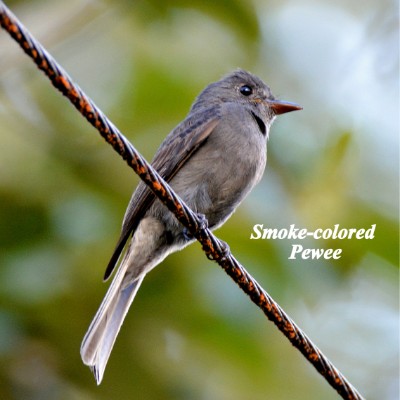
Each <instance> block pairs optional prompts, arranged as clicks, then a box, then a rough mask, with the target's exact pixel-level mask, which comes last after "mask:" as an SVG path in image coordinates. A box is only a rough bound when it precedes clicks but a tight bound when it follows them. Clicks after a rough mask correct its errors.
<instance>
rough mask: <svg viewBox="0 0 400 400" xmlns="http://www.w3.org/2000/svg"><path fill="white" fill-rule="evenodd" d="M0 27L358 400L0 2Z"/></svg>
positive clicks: (355, 398)
mask: <svg viewBox="0 0 400 400" xmlns="http://www.w3.org/2000/svg"><path fill="white" fill-rule="evenodd" d="M0 24H1V26H2V27H3V28H4V29H5V30H6V31H7V32H8V33H9V34H10V35H11V36H12V37H13V38H14V39H15V40H16V41H17V42H18V44H19V45H20V46H21V47H22V49H23V51H24V52H25V53H26V54H27V55H28V56H29V57H31V58H32V59H33V61H34V62H35V64H36V65H37V66H38V68H39V69H41V70H42V71H43V72H44V73H45V74H46V75H47V76H48V78H49V79H50V81H51V82H52V84H53V85H54V86H55V87H56V88H57V89H58V90H59V91H61V93H62V94H63V95H64V96H66V97H67V98H68V99H69V100H70V101H71V102H72V104H73V105H74V106H75V107H76V108H77V110H78V111H79V112H80V113H81V114H82V115H83V116H84V117H85V118H86V119H87V120H88V121H89V122H90V123H91V124H92V125H93V126H94V127H95V128H96V129H97V130H98V131H99V133H100V134H101V136H102V137H103V138H104V139H105V140H106V142H107V143H109V144H110V145H111V146H112V147H113V148H114V150H115V151H116V152H117V153H118V154H119V155H120V156H121V157H122V158H123V159H124V160H125V161H126V162H127V164H128V165H129V166H130V167H131V168H132V169H133V170H134V171H135V172H136V173H137V174H138V175H139V176H140V178H141V179H142V180H143V181H144V182H145V183H146V184H147V185H148V186H149V187H150V188H151V190H153V192H154V193H155V194H156V196H157V197H158V198H159V199H160V200H161V201H162V202H163V203H164V204H165V205H166V206H167V207H168V209H169V210H170V211H171V212H173V213H174V214H175V216H176V218H177V219H178V220H179V221H180V222H181V223H182V224H183V225H184V226H185V227H187V228H188V229H189V231H190V233H191V234H192V235H193V236H194V237H196V239H197V240H198V241H199V242H200V243H201V245H202V247H203V250H204V252H205V253H206V255H207V257H208V258H209V259H212V260H215V261H216V262H217V263H218V264H219V265H220V266H221V267H222V268H223V269H224V270H225V272H226V273H227V274H228V275H229V276H230V277H231V278H232V279H233V280H234V281H235V282H236V283H237V285H238V286H239V287H240V288H241V289H242V290H243V291H244V292H245V293H246V294H247V295H248V296H249V297H250V298H251V300H252V301H253V303H255V304H256V305H257V306H258V307H259V308H260V309H261V310H262V311H263V312H264V314H265V315H266V316H267V317H268V319H269V320H271V321H272V322H273V323H274V324H275V325H276V326H277V327H278V329H279V330H280V331H281V332H282V333H283V334H284V335H285V336H286V337H287V339H288V340H289V341H290V342H291V343H292V345H293V346H294V347H296V348H297V349H298V350H299V351H300V352H301V353H302V354H303V355H304V356H305V357H306V359H307V360H308V361H309V362H310V363H311V364H312V365H313V366H314V367H315V368H316V369H317V371H318V372H319V373H320V374H321V375H322V376H323V377H324V378H325V379H326V380H327V381H328V383H329V384H330V385H331V386H332V387H333V388H334V389H335V390H336V391H337V392H338V393H339V394H340V395H341V397H342V398H343V399H348V400H363V397H362V396H361V395H360V394H359V393H358V391H357V390H356V389H355V388H354V387H353V386H352V385H351V384H350V383H349V382H348V381H347V379H346V378H345V377H344V376H343V375H342V374H341V373H340V372H339V371H338V370H337V369H336V368H335V367H334V366H333V364H332V363H331V362H330V361H329V360H328V359H327V358H326V356H325V355H324V354H323V353H322V352H321V351H320V350H319V349H318V348H317V347H316V346H315V345H314V344H313V343H312V341H311V340H310V339H309V338H308V337H307V336H306V335H305V334H304V333H303V332H302V330H301V329H300V328H299V327H298V326H297V325H296V324H295V323H294V321H293V320H292V319H291V318H290V317H289V316H288V315H286V313H285V312H284V311H283V310H282V308H281V307H280V306H279V305H278V304H277V303H276V302H275V301H274V300H273V299H272V298H271V296H270V295H269V294H268V293H267V292H266V291H265V290H264V289H263V288H262V287H261V286H260V285H259V284H258V283H257V281H256V280H255V279H254V278H253V277H252V276H251V275H250V274H249V273H248V272H247V271H246V270H245V268H244V267H243V266H242V265H241V264H240V263H239V262H238V261H237V260H236V259H235V258H234V256H233V255H232V254H231V253H230V251H229V247H228V246H227V245H226V243H224V242H223V241H221V240H220V239H218V238H217V237H215V236H214V235H213V234H212V233H211V231H210V230H209V229H208V228H207V224H206V223H205V222H204V220H202V219H201V218H199V217H198V216H197V215H196V214H195V213H194V212H193V211H192V210H191V209H190V208H189V207H188V206H186V204H185V203H184V202H183V201H182V200H181V199H180V198H179V196H178V195H176V194H175V193H174V191H173V190H172V189H171V188H170V186H169V185H168V184H167V183H166V182H165V181H164V180H163V179H162V178H161V177H160V175H159V174H158V173H157V171H155V170H154V169H153V168H152V167H151V166H150V164H149V163H148V162H147V161H146V160H145V159H144V158H143V157H142V156H141V155H140V154H139V152H138V151H137V150H136V149H135V148H134V147H133V145H132V144H131V143H130V142H129V141H128V140H127V139H126V138H125V137H124V136H123V135H122V134H121V132H120V131H119V130H118V129H117V128H116V127H115V126H114V125H113V124H112V122H110V121H109V120H108V118H107V117H106V116H105V115H104V114H103V113H102V112H101V111H100V110H99V109H98V108H97V106H96V105H95V104H94V103H93V102H92V100H91V99H90V98H88V97H87V96H86V95H85V93H83V91H82V90H81V89H80V88H79V87H78V86H77V85H76V84H75V83H73V82H72V80H71V78H70V77H69V76H68V74H67V73H66V72H65V71H64V70H63V69H62V68H61V67H60V66H59V65H58V64H57V62H56V61H55V60H54V59H53V58H52V57H51V56H50V54H49V53H48V52H47V51H46V50H45V49H44V48H43V47H42V46H41V44H40V43H38V42H37V41H36V40H35V39H34V38H33V36H32V35H31V34H30V33H29V32H28V31H27V30H26V28H25V27H24V26H23V25H22V24H21V23H20V22H19V21H18V20H17V18H16V17H15V16H14V15H13V14H12V13H11V11H10V10H9V9H8V8H7V7H6V6H5V5H4V3H3V2H2V1H0Z"/></svg>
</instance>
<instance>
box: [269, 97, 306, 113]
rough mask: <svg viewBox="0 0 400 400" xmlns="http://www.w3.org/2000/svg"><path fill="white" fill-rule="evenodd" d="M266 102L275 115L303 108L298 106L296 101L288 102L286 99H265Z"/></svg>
mask: <svg viewBox="0 0 400 400" xmlns="http://www.w3.org/2000/svg"><path fill="white" fill-rule="evenodd" d="M267 104H268V106H269V107H270V108H272V110H273V111H274V113H275V114H276V115H280V114H284V113H287V112H290V111H297V110H302V109H303V107H301V106H299V105H298V104H296V103H290V102H288V101H281V100H269V101H267Z"/></svg>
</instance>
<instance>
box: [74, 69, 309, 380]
mask: <svg viewBox="0 0 400 400" xmlns="http://www.w3.org/2000/svg"><path fill="white" fill-rule="evenodd" d="M300 109H301V107H300V106H298V105H297V104H293V103H288V102H284V101H279V100H277V99H275V97H274V96H273V95H272V93H271V91H270V89H269V87H268V86H267V85H266V84H265V83H264V82H263V81H262V80H261V79H259V78H258V77H256V76H254V75H252V74H250V73H249V72H246V71H243V70H237V71H234V72H232V73H231V74H229V75H227V76H226V77H224V78H223V79H221V80H220V81H218V82H215V83H212V84H210V85H209V86H207V87H206V88H205V89H204V90H203V92H201V93H200V95H199V96H198V98H197V99H196V101H195V102H194V104H193V105H192V107H191V109H190V112H189V114H188V115H187V117H186V118H185V120H184V121H183V122H181V123H180V124H179V125H178V126H177V127H176V128H175V129H174V130H173V131H172V132H171V133H170V134H169V135H168V136H167V137H166V138H165V140H164V141H163V143H162V144H161V146H160V148H159V149H158V151H157V153H156V155H155V156H154V159H153V161H152V166H153V167H154V168H155V169H156V170H157V171H158V172H159V174H160V175H161V176H162V177H163V178H164V179H165V180H166V181H167V182H168V183H169V184H170V185H171V187H172V188H173V189H174V190H175V192H176V193H177V194H178V195H179V196H180V197H181V198H182V199H183V201H184V202H185V203H186V204H187V205H188V206H189V207H190V208H191V209H192V210H193V211H194V212H196V213H199V214H203V215H205V216H206V218H207V220H208V226H209V228H210V229H216V228H218V227H219V226H221V225H222V224H223V223H224V222H225V221H226V220H227V219H228V218H229V217H230V216H231V215H232V213H233V212H234V211H235V209H236V207H237V206H238V205H239V204H240V203H241V202H242V200H243V199H244V198H245V197H246V195H247V194H248V193H249V192H250V190H251V189H252V188H253V187H254V185H255V184H256V183H258V182H259V180H260V179H261V177H262V175H263V172H264V168H265V163H266V147H267V139H268V134H269V129H270V127H271V124H272V122H273V121H274V119H275V117H276V116H277V115H279V114H283V113H286V112H289V111H295V110H300ZM130 238H131V239H130ZM129 239H130V242H129V244H128V245H127V249H126V252H125V254H123V256H122V253H123V249H124V247H125V245H126V244H127V242H128V240H129ZM193 241H194V239H193V238H192V237H190V235H188V233H187V231H186V230H185V229H184V227H183V226H182V225H181V224H180V222H179V221H178V220H177V219H176V218H175V216H174V215H173V214H172V213H171V212H170V211H169V210H168V209H167V208H166V207H165V206H164V205H163V204H162V203H161V202H160V201H159V200H158V199H157V198H156V197H155V196H154V194H153V193H152V192H151V190H150V189H149V188H148V187H147V186H146V185H145V184H144V183H143V182H140V183H139V185H138V186H137V189H136V190H135V192H134V193H133V195H132V198H131V200H130V202H129V205H128V208H127V210H126V213H125V217H124V220H123V223H122V231H121V236H120V238H119V241H118V242H117V245H116V248H115V250H114V253H113V255H112V257H111V260H110V262H109V264H108V267H107V269H106V272H105V276H104V279H107V278H108V277H109V276H110V274H111V273H112V271H113V269H114V268H115V266H116V265H117V264H118V261H119V259H120V258H122V260H121V261H120V263H119V268H118V271H117V273H116V275H115V277H114V280H113V281H112V283H111V285H110V288H109V289H108V291H107V294H106V296H105V298H104V300H103V302H102V304H101V306H100V308H99V310H98V311H97V314H96V315H95V317H94V319H93V321H92V323H91V325H90V327H89V329H88V331H87V333H86V335H85V337H84V339H83V342H82V346H81V356H82V360H83V362H84V363H85V364H87V365H89V366H90V368H91V369H92V371H93V373H94V376H95V378H96V381H97V384H100V382H101V380H102V379H103V374H104V370H105V367H106V364H107V361H108V358H109V356H110V353H111V350H112V347H113V345H114V342H115V339H116V337H117V335H118V332H119V330H120V328H121V325H122V323H123V321H124V318H125V316H126V314H127V312H128V309H129V307H130V305H131V303H132V301H133V299H134V297H135V295H136V293H137V291H138V289H139V287H140V285H141V283H142V281H143V279H144V277H145V276H146V274H147V273H148V272H149V271H150V270H151V269H153V268H154V267H155V266H156V265H158V264H159V263H160V262H162V261H163V260H164V259H165V258H166V257H167V256H168V255H169V254H170V253H172V252H175V251H177V250H181V249H183V248H184V247H185V246H187V245H188V244H190V243H192V242H193Z"/></svg>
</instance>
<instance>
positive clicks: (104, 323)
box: [81, 265, 145, 385]
mask: <svg viewBox="0 0 400 400" xmlns="http://www.w3.org/2000/svg"><path fill="white" fill-rule="evenodd" d="M121 267H123V266H122V265H121V266H120V268H119V270H118V272H117V274H116V275H115V277H114V280H113V281H112V283H111V285H110V287H109V289H108V291H107V294H106V296H105V298H104V300H103V302H102V303H101V305H100V308H99V310H98V311H97V313H96V315H95V317H94V319H93V321H92V323H91V324H90V326H89V329H88V331H87V333H86V335H85V337H84V338H83V341H82V345H81V357H82V361H83V362H84V363H85V364H86V365H88V366H89V367H90V369H91V370H92V372H93V374H94V376H95V379H96V382H97V384H98V385H99V384H100V383H101V381H102V379H103V375H104V370H105V368H106V365H107V361H108V358H109V357H110V353H111V350H112V348H113V346H114V342H115V339H116V338H117V335H118V332H119V330H120V328H121V326H122V323H123V322H124V319H125V316H126V314H127V312H128V310H129V307H130V305H131V304H132V301H133V299H134V298H135V295H136V293H137V291H138V289H139V287H140V284H141V283H142V281H143V278H144V276H145V275H144V274H143V275H141V276H139V277H138V278H137V279H136V280H135V281H133V282H131V283H129V284H128V285H127V286H126V287H124V286H125V285H124V283H125V282H124V279H123V278H124V276H125V272H126V271H125V268H121Z"/></svg>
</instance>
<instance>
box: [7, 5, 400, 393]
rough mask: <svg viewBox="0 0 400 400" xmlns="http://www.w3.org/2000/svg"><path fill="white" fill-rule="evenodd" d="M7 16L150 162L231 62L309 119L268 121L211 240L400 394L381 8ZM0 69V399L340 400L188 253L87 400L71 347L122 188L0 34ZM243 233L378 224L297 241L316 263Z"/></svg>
mask: <svg viewBox="0 0 400 400" xmlns="http://www.w3.org/2000/svg"><path fill="white" fill-rule="evenodd" d="M7 4H8V5H9V7H11V8H12V9H13V11H14V12H15V13H16V14H17V15H18V16H19V18H20V19H21V20H22V21H23V22H24V24H25V25H26V26H27V27H28V29H29V30H30V31H31V32H32V33H33V34H34V35H35V36H36V37H37V38H38V39H39V41H41V42H42V43H43V44H44V45H45V46H46V47H47V48H48V50H49V51H50V52H51V53H52V54H53V55H54V56H55V57H56V59H57V60H58V61H59V62H60V64H61V65H62V66H63V67H64V68H65V69H66V70H67V71H68V72H69V73H70V74H71V75H72V77H73V78H74V79H75V80H76V82H77V83H78V84H79V85H80V86H81V87H82V88H83V89H84V90H85V91H86V92H87V93H88V95H89V96H90V97H91V98H93V100H94V101H95V102H96V103H97V104H98V105H99V106H100V107H101V108H102V109H103V111H105V112H106V114H107V115H108V116H109V117H110V118H111V120H112V121H113V122H114V123H115V124H116V125H117V126H118V127H119V128H120V129H121V130H122V132H124V134H125V135H126V136H127V137H128V138H129V139H130V140H131V141H132V142H133V144H134V145H135V147H136V148H137V149H138V150H139V151H140V152H141V153H142V154H144V155H145V156H146V157H147V158H148V159H151V158H152V155H153V154H154V152H155V150H156V149H157V147H158V145H159V143H160V142H161V141H162V139H163V138H164V137H165V135H166V134H167V133H168V132H169V131H170V130H171V129H172V128H173V127H174V126H175V125H176V124H177V123H178V122H179V121H180V120H182V119H183V118H184V116H185V115H186V113H187V112H188V110H189V107H190V104H191V102H192V101H193V99H194V98H195V96H196V95H197V94H198V93H199V92H200V90H201V89H202V88H204V87H205V86H206V85H207V84H208V83H210V82H211V81H215V80H217V79H219V78H220V77H221V76H222V75H223V74H226V73H227V72H229V71H231V70H232V69H235V68H237V67H242V68H245V69H249V70H251V71H252V72H254V73H256V74H258V75H260V76H261V77H262V78H263V79H264V80H265V81H266V82H267V83H268V84H270V85H271V88H272V91H273V92H274V93H275V94H276V95H278V96H279V97H281V98H284V99H286V100H289V101H295V102H298V103H300V104H302V105H303V106H304V110H303V111H302V112H301V113H300V112H299V113H293V114H289V115H285V116H283V117H281V118H280V119H278V121H277V122H276V123H275V124H274V126H273V128H272V134H271V138H270V141H269V148H268V166H267V170H266V173H265V176H264V179H263V181H262V182H261V183H260V184H259V185H258V186H257V188H256V189H255V190H254V191H253V193H252V194H251V196H249V198H248V199H246V201H245V203H244V204H243V205H242V206H241V208H240V209H239V211H238V212H237V213H236V214H235V215H234V216H233V217H232V218H231V219H230V220H229V221H228V222H227V223H226V224H225V225H224V227H222V228H221V229H220V230H219V231H218V232H217V236H219V237H221V238H222V239H223V240H225V241H227V242H228V243H229V245H230V248H231V250H232V252H233V253H234V255H235V256H236V257H237V258H238V259H239V260H240V261H241V262H242V263H243V264H244V265H245V266H246V267H247V268H248V270H249V271H250V273H251V274H252V275H254V276H255V277H256V279H257V280H258V281H259V282H260V283H261V284H262V286H263V287H264V288H265V289H266V290H267V291H268V292H269V293H270V294H271V295H272V296H273V297H274V298H275V299H276V300H277V301H278V302H279V303H280V304H281V305H282V306H283V307H284V309H285V310H287V312H288V313H289V314H290V315H291V316H292V317H293V318H294V319H295V320H296V322H297V323H298V324H299V325H300V326H301V327H302V328H303V329H304V330H305V332H306V333H307V334H308V335H309V336H310V337H311V339H312V340H314V341H315V343H316V344H317V345H318V346H320V348H321V349H322V351H323V352H324V353H325V354H326V355H327V356H328V357H329V358H330V359H331V360H332V361H333V362H334V364H335V365H336V366H337V367H338V368H339V369H340V370H341V371H342V372H343V373H344V374H345V375H346V376H347V377H348V378H349V380H350V381H351V382H352V383H353V384H354V385H355V386H356V387H357V388H358V389H359V390H360V391H361V393H363V394H364V395H365V396H366V397H367V398H369V399H383V398H385V399H396V398H398V372H399V371H398V365H397V360H398V340H397V339H398V259H399V249H398V240H399V234H398V120H397V118H396V115H397V112H398V110H397V107H398V81H397V80H398V77H397V70H398V57H397V50H398V35H397V16H398V12H396V10H395V8H396V7H397V6H396V5H394V3H393V2H391V1H389V0H387V1H383V2H380V3H379V4H376V2H373V1H372V0H368V1H366V2H362V3H356V2H352V3H335V2H333V1H329V0H324V1H322V2H319V3H318V4H317V3H313V2H309V1H307V0H304V1H297V2H293V1H285V2H280V3H276V2H272V1H263V0H253V1H245V0H234V1H224V0H221V1H209V0H207V1H191V2H189V1H183V0H174V1H173V0H170V1H164V2H159V1H156V0H141V1H135V2H130V1H122V0H121V1H107V0H73V1H70V2H64V1H48V0H35V1H26V0H20V1H8V2H7ZM338 27H340V29H338ZM0 54H1V57H0V121H1V124H0V135H1V136H0V137H1V146H0V398H2V399H3V398H4V399H18V400H19V399H76V400H87V399H110V398H118V399H132V398H138V399H185V400H186V399H194V400H195V399H228V398H229V399H248V398H251V399H265V398H270V399H293V398H295V399H299V400H301V399H321V398H323V399H336V398H337V395H336V393H335V392H334V391H333V390H332V389H331V388H330V387H329V386H328V384H327V383H326V382H325V381H324V380H323V379H321V377H319V376H318V374H317V373H316V371H314V370H313V368H312V367H311V366H310V365H309V364H308V362H306V361H305V359H304V358H303V357H302V356H301V355H300V354H298V352H297V351H296V350H294V349H293V348H292V347H291V346H290V345H289V343H288V342H287V340H286V339H285V338H283V336H282V335H281V334H280V333H279V332H278V331H277V329H276V328H275V327H274V326H273V325H272V324H270V323H269V322H268V321H267V320H266V319H265V317H264V316H263V315H262V314H261V313H260V312H259V310H257V309H256V307H254V306H253V304H252V303H251V302H250V301H249V299H248V298H246V296H244V295H243V294H242V293H241V292H240V291H239V290H238V288H237V287H236V286H235V285H234V284H233V283H232V282H231V281H230V279H229V278H228V277H227V276H225V275H224V273H222V272H221V271H220V270H219V269H218V268H217V267H216V265H215V264H213V263H211V262H209V261H208V260H207V259H206V258H205V257H204V255H203V254H202V252H201V250H200V246H199V245H197V244H195V245H193V246H190V247H189V248H188V249H185V250H184V251H182V252H180V253H179V254H174V255H172V256H170V257H169V258H168V259H167V260H166V261H165V262H164V263H163V264H162V266H160V267H159V268H157V269H156V270H155V271H154V272H152V273H151V274H149V276H148V277H147V278H146V280H145V282H144V284H143V286H142V288H141V290H140V292H139V294H138V296H137V298H136V299H135V302H134V304H133V306H132V308H131V311H130V313H129V315H128V318H127V320H126V322H125V324H124V327H123V329H122V330H121V333H120V335H119V337H118V341H117V343H116V346H115V348H114V351H113V354H112V356H111V359H110V362H109V365H108V368H107V370H106V374H105V379H104V382H103V383H102V385H101V386H100V387H96V386H95V382H94V379H93V377H92V376H91V373H90V371H89V370H88V369H87V368H86V367H85V366H84V365H83V364H82V363H81V360H80V357H79V346H80V342H81V339H82V337H83V334H84V333H85V331H86V329H87V327H88V324H89V322H90V320H91V318H92V317H93V315H94V313H95V311H96V309H97V307H98V305H99V304H100V301H101V299H102V297H103V295H104V293H105V291H106V285H103V284H102V283H101V277H102V274H103V272H104V268H105V266H106V264H107V262H108V258H109V257H110V255H111V253H112V250H113V248H114V244H115V241H116V239H117V237H118V231H119V226H120V221H121V220H122V217H123V213H124V210H125V207H126V205H127V203H128V200H129V198H130V194H131V192H132V190H133V189H134V187H135V185H136V184H137V182H138V178H137V177H136V176H134V174H133V172H132V171H131V170H130V169H129V168H128V167H127V166H126V165H125V164H124V163H123V162H121V160H120V159H119V157H118V156H117V155H116V154H115V153H114V152H113V151H112V150H111V149H110V148H109V146H107V145H106V144H105V143H104V142H103V141H102V140H99V137H98V135H97V133H96V132H95V131H94V130H93V129H92V128H91V127H90V126H89V125H88V124H87V123H86V122H85V121H84V120H83V119H82V118H81V117H80V116H79V114H77V113H76V111H75V110H74V109H73V107H71V105H70V104H68V102H67V101H66V100H65V99H64V98H62V96H61V95H60V94H59V93H57V92H56V91H55V90H54V89H53V88H52V87H51V86H50V84H49V82H48V81H47V80H46V79H45V78H44V77H43V76H42V74H41V73H40V72H39V71H38V70H36V68H35V67H34V65H33V64H32V62H31V61H30V60H29V59H28V58H27V57H26V56H24V55H23V54H22V52H21V50H20V49H19V48H18V47H17V45H16V44H15V43H13V42H12V41H11V40H10V38H9V37H8V36H7V34H5V33H4V32H1V34H0ZM256 223H263V224H264V225H265V226H266V227H267V226H268V227H272V228H288V227H289V225H290V224H296V226H298V227H306V228H308V229H309V230H313V229H316V228H320V227H321V228H332V227H333V225H335V224H340V226H341V227H344V228H369V227H370V226H371V225H372V224H376V226H377V227H376V236H375V238H374V239H373V240H326V241H324V240H320V241H311V240H305V241H303V242H302V243H301V244H302V245H303V246H304V247H309V248H319V247H323V248H342V249H343V253H342V254H343V255H342V258H341V259H339V260H337V261H326V260H324V261H323V260H318V261H316V260H301V259H297V260H288V257H289V255H290V251H291V246H292V245H293V244H295V242H292V241H289V240H270V241H268V240H264V241H262V240H259V241H255V240H250V239H249V236H250V233H251V231H252V227H253V225H254V224H256ZM377 376H379V379H375V377H377ZM372 377H374V379H371V378H372Z"/></svg>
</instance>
